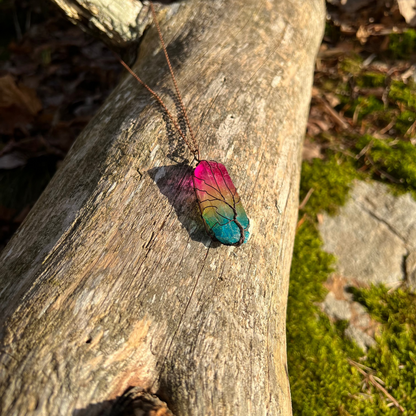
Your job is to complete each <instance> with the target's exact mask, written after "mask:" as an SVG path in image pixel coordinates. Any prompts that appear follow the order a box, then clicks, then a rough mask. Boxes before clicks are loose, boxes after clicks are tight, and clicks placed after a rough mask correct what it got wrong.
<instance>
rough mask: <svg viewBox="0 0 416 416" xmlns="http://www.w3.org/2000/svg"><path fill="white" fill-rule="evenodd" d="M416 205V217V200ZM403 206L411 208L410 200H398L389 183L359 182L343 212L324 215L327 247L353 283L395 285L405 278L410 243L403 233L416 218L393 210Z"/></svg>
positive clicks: (415, 207)
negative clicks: (410, 217) (404, 261)
mask: <svg viewBox="0 0 416 416" xmlns="http://www.w3.org/2000/svg"><path fill="white" fill-rule="evenodd" d="M392 198H393V199H392ZM406 202H407V201H406ZM413 202H414V201H413ZM414 205H415V206H414V208H413V213H414V220H415V221H416V202H415V203H414ZM401 206H405V207H406V208H407V204H403V203H402V204H397V203H395V202H394V197H392V195H390V194H389V192H388V189H387V188H386V187H383V186H382V185H379V184H376V186H375V187H372V185H370V184H367V183H365V182H358V183H357V184H356V186H355V187H354V189H353V191H352V194H351V199H350V200H349V202H348V203H347V204H346V205H345V207H343V208H341V210H340V213H339V215H337V216H335V217H330V216H329V215H324V219H323V223H322V224H321V226H320V231H321V235H322V238H323V240H324V247H323V248H324V250H325V251H327V252H329V253H333V254H334V255H335V256H336V257H337V258H338V265H337V269H338V273H339V274H340V275H341V276H343V277H344V278H346V279H347V280H348V281H350V282H351V284H354V283H364V284H370V283H384V284H386V285H391V286H393V285H395V284H396V283H397V282H398V281H400V280H402V279H403V268H402V265H403V259H404V257H405V256H406V255H407V248H406V246H407V244H406V242H405V241H404V239H402V238H401V236H402V234H405V230H404V227H405V224H407V225H413V222H412V221H411V220H408V219H406V216H405V215H404V213H403V212H399V213H396V214H393V213H392V211H393V209H398V208H399V207H401ZM372 209H373V210H374V211H375V213H374V212H373V211H372ZM390 209H391V211H390V218H389V216H388V212H389V210H390ZM409 212H412V211H408V213H409ZM408 213H407V215H408V216H409V214H408ZM394 219H395V220H397V223H398V230H396V229H395V228H394V227H393V225H391V224H390V223H389V221H391V223H392V224H394V226H395V223H393V220H394ZM401 233H402V234H401Z"/></svg>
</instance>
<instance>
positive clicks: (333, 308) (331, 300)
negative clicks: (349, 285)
mask: <svg viewBox="0 0 416 416" xmlns="http://www.w3.org/2000/svg"><path fill="white" fill-rule="evenodd" d="M322 309H323V310H324V312H325V313H326V314H327V315H328V316H329V317H330V318H332V319H335V320H350V319H351V310H350V303H349V302H348V301H346V300H342V299H337V298H336V297H335V295H334V293H332V292H329V293H328V295H327V296H326V298H325V300H324V302H323V304H322Z"/></svg>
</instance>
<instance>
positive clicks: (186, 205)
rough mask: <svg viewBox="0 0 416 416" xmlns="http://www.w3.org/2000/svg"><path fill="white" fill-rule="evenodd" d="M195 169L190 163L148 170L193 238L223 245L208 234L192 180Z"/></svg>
mask: <svg viewBox="0 0 416 416" xmlns="http://www.w3.org/2000/svg"><path fill="white" fill-rule="evenodd" d="M192 172H193V169H192V167H191V166H189V165H188V164H178V165H169V166H161V167H158V168H153V169H150V170H148V171H147V173H148V174H149V176H150V177H151V179H152V180H153V182H155V184H156V185H157V186H158V188H159V190H160V192H161V193H162V194H163V195H164V196H166V197H167V198H168V201H169V203H170V204H171V205H172V207H173V208H174V209H175V212H176V215H177V217H178V219H179V221H180V222H181V224H182V226H183V227H184V228H185V229H186V231H187V232H188V234H189V236H190V237H191V239H192V240H194V241H198V242H199V243H202V244H204V245H205V246H206V247H210V248H216V247H219V246H220V245H221V243H219V242H218V241H214V240H212V239H211V237H210V236H209V235H208V234H207V232H206V230H205V226H204V222H203V220H202V217H201V213H200V210H199V206H198V202H197V200H196V196H195V191H194V186H193V182H192Z"/></svg>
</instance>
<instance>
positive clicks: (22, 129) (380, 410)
mask: <svg viewBox="0 0 416 416" xmlns="http://www.w3.org/2000/svg"><path fill="white" fill-rule="evenodd" d="M406 1H407V0H406ZM409 2H412V0H409ZM330 3H331V4H328V18H327V24H326V31H325V37H324V40H323V43H322V45H321V48H320V51H319V55H318V58H317V62H316V70H315V82H314V87H313V92H312V103H311V110H310V117H309V121H308V130H307V136H306V140H305V147H304V154H303V157H304V162H303V170H302V181H301V191H300V203H301V207H302V208H301V209H300V213H299V223H298V229H297V236H296V242H295V249H294V259H293V264H292V271H291V281H290V291H289V292H290V293H289V303H288V320H287V337H288V361H289V373H290V379H291V390H292V397H293V409H294V414H295V415H337V414H339V415H356V414H364V415H367V414H368V415H379V414H380V415H381V414H383V415H384V414H387V415H396V414H401V413H403V414H407V415H416V319H415V318H416V297H415V295H414V294H413V293H411V292H410V291H407V290H406V289H403V288H401V289H397V290H395V291H391V290H388V289H387V288H385V287H383V286H372V287H367V288H362V289H360V290H357V292H356V293H355V294H354V296H355V297H356V299H357V301H359V302H361V303H362V304H363V305H364V306H365V308H366V309H367V310H368V312H369V313H370V315H371V316H372V318H373V319H375V320H377V321H378V322H379V323H380V325H381V331H380V334H379V336H378V338H377V345H376V346H375V347H372V348H370V349H369V350H368V351H367V352H366V353H364V352H363V351H362V350H360V349H359V348H358V347H357V346H356V345H355V344H354V343H353V342H351V341H350V340H349V339H347V338H346V337H345V336H344V332H343V330H344V329H345V322H343V321H339V322H332V321H330V319H329V318H328V317H327V316H326V315H325V314H324V313H323V312H322V310H321V309H320V307H319V304H320V303H321V302H322V301H323V299H324V297H325V294H326V289H325V287H324V282H325V281H326V280H327V279H328V277H329V276H330V275H331V273H332V271H333V270H334V267H335V265H336V259H335V258H334V257H333V256H332V255H330V254H328V253H325V252H324V251H323V250H322V240H321V237H320V235H319V231H318V224H319V220H320V218H321V216H322V212H324V211H326V212H329V213H330V214H335V213H336V212H337V211H338V209H339V207H340V206H342V205H343V204H344V203H345V202H346V201H347V199H348V193H349V190H350V188H351V186H352V183H353V180H354V179H357V178H358V179H362V180H377V181H382V182H384V183H387V184H389V185H390V186H391V189H392V192H395V193H403V192H410V193H412V195H413V196H414V197H415V196H416V147H415V146H416V59H415V58H416V31H415V30H414V29H412V28H410V27H409V26H408V24H407V23H406V21H405V20H404V18H403V16H402V14H401V13H400V9H399V7H398V4H397V2H396V1H394V0H372V1H370V0H349V1H347V3H346V6H345V5H344V6H342V5H341V4H338V3H345V2H339V1H338V0H331V1H330ZM358 3H359V6H360V8H359V9H357V10H355V11H351V10H352V9H347V11H346V9H345V7H353V6H351V5H352V4H358ZM343 7H344V8H343ZM0 28H1V33H0V250H1V249H2V248H3V247H4V246H5V245H6V244H7V241H8V240H9V239H10V238H11V236H12V234H13V233H14V231H15V230H16V229H17V227H18V226H19V224H20V223H21V222H22V221H23V219H24V218H25V216H26V215H27V213H28V212H29V210H30V209H31V207H32V206H33V204H34V203H35V201H36V200H37V198H38V197H39V195H40V194H41V192H42V191H43V189H44V188H45V186H46V185H47V183H48V182H49V180H50V178H51V177H52V175H53V174H54V172H55V171H56V169H57V168H58V167H59V164H60V163H61V161H62V159H63V158H64V157H65V154H66V152H67V151H68V149H69V148H70V146H71V144H72V143H73V141H74V140H75V138H76V137H77V135H78V134H79V133H80V132H81V130H82V129H83V128H84V127H85V126H86V124H87V123H88V121H89V120H90V119H91V117H92V116H93V115H94V113H95V112H96V110H97V109H98V108H99V107H100V106H101V104H102V103H103V102H104V100H105V99H106V97H107V96H108V94H109V93H110V92H111V91H112V89H113V88H114V87H115V86H116V84H117V82H118V79H119V76H120V73H121V68H120V66H119V64H118V62H117V61H116V60H115V58H114V57H113V55H112V54H111V52H110V51H109V50H108V49H107V48H106V47H105V46H104V45H103V44H102V43H101V42H99V41H97V40H94V39H92V38H91V37H89V36H88V35H85V34H84V33H83V32H82V31H81V30H80V29H78V28H77V27H75V26H73V25H72V24H70V23H68V22H67V21H66V20H65V19H64V18H63V17H62V16H61V15H60V14H59V13H58V11H56V10H54V9H53V8H52V7H51V6H50V5H48V3H47V2H46V1H45V2H41V1H36V2H35V1H31V0H16V1H12V0H0Z"/></svg>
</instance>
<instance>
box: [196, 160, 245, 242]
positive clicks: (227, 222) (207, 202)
mask: <svg viewBox="0 0 416 416" xmlns="http://www.w3.org/2000/svg"><path fill="white" fill-rule="evenodd" d="M193 183H194V189H195V193H196V198H197V200H198V204H199V208H200V210H201V215H202V219H203V221H204V224H205V228H206V230H207V232H208V234H209V235H210V236H211V237H212V238H215V239H217V240H218V241H219V242H220V243H222V244H225V245H228V246H237V247H238V246H241V244H243V243H245V242H246V241H247V240H248V237H249V234H250V233H249V231H248V228H249V225H250V221H249V219H248V217H247V214H246V211H245V210H244V208H243V204H242V203H241V200H240V197H239V196H238V193H237V190H236V189H235V186H234V184H233V182H232V180H231V178H230V175H229V174H228V172H227V169H226V168H225V166H224V165H222V164H221V163H218V162H215V161H214V160H210V161H207V160H201V161H200V162H199V163H198V165H197V166H196V167H195V169H194V172H193Z"/></svg>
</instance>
